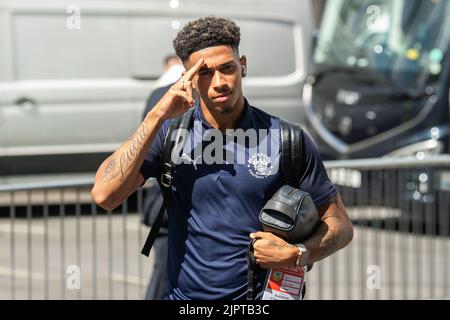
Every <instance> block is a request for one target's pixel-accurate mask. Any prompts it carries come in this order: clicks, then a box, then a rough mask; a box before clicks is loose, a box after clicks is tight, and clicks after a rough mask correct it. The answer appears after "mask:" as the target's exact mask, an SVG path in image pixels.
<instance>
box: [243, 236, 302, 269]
mask: <svg viewBox="0 0 450 320" xmlns="http://www.w3.org/2000/svg"><path fill="white" fill-rule="evenodd" d="M250 238H252V239H256V241H255V242H254V243H253V250H254V255H255V259H256V263H257V264H258V265H259V266H260V267H261V268H276V267H292V266H294V264H295V261H296V260H297V256H298V248H297V247H296V246H294V245H291V244H289V243H287V242H286V241H284V240H283V239H281V238H279V237H277V236H275V235H274V234H272V233H270V232H262V231H259V232H254V233H251V234H250Z"/></svg>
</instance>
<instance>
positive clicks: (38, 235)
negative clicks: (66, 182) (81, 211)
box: [0, 209, 450, 299]
mask: <svg viewBox="0 0 450 320" xmlns="http://www.w3.org/2000/svg"><path fill="white" fill-rule="evenodd" d="M366 211H367V210H366ZM366 211H364V210H356V211H355V210H350V214H351V216H352V217H354V218H355V219H356V221H358V219H368V218H369V219H370V218H375V217H389V216H395V214H396V213H395V212H393V211H391V212H386V210H381V211H380V210H376V209H369V210H368V211H367V212H366ZM139 218H140V217H139V215H138V214H136V213H130V214H127V215H122V214H120V213H119V214H117V213H115V214H113V215H109V216H108V215H107V214H101V215H98V216H97V217H96V218H95V219H94V218H93V217H92V216H82V217H81V218H76V217H75V216H73V215H72V216H66V217H65V218H64V220H61V219H60V218H59V217H57V216H51V217H49V218H48V219H47V220H45V219H43V218H35V219H32V220H26V219H24V218H16V219H15V220H14V224H13V225H12V223H11V220H10V219H9V218H0V252H1V254H0V288H1V291H0V299H10V298H12V297H14V298H16V299H30V298H32V299H45V298H49V299H94V298H96V299H142V298H143V296H144V293H145V289H146V286H147V281H148V278H149V276H150V274H151V272H152V259H151V258H150V259H148V258H145V257H143V256H142V255H140V254H139V252H140V249H141V244H142V243H143V241H144V239H145V237H146V235H147V229H146V228H145V227H143V226H142V225H140V223H139ZM13 230H14V232H12V231H13ZM448 252H450V240H449V237H437V236H424V235H421V234H414V233H402V232H398V231H395V230H393V229H392V230H380V229H376V228H373V227H362V226H357V227H355V236H354V240H353V242H352V244H351V245H350V246H349V247H348V248H346V249H345V250H343V251H341V252H339V253H338V254H336V255H335V256H333V257H331V258H328V259H325V260H324V261H323V262H321V263H317V264H316V265H315V266H314V268H313V270H312V271H311V272H310V273H308V278H307V283H308V290H307V298H308V299H334V298H336V299H347V298H349V299H376V298H378V299H391V298H392V299H413V298H421V299H428V298H444V297H447V298H448V297H450V279H449V277H450V274H449V272H450V271H449V270H450V256H449V255H448ZM71 265H77V266H79V267H80V275H81V289H80V290H71V289H69V288H68V287H67V281H68V280H73V277H71V275H70V274H68V273H66V272H67V271H68V270H67V268H68V267H69V266H71ZM69 271H70V269H69ZM376 276H378V278H376ZM378 280H379V281H378ZM71 283H72V284H74V283H75V282H73V281H72V282H70V281H69V285H70V284H71ZM75 284H76V283H75ZM377 287H379V289H376V288H377Z"/></svg>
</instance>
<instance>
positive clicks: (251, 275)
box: [246, 239, 258, 300]
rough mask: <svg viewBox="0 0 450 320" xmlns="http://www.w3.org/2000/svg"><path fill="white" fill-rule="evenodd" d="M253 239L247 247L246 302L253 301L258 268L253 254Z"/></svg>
mask: <svg viewBox="0 0 450 320" xmlns="http://www.w3.org/2000/svg"><path fill="white" fill-rule="evenodd" d="M255 241H256V240H255V239H253V240H252V241H251V242H250V243H249V244H248V246H247V254H246V256H247V265H248V268H247V300H254V299H255V292H254V291H255V271H256V269H257V267H258V265H257V264H256V259H255V254H254V252H253V243H254V242H255Z"/></svg>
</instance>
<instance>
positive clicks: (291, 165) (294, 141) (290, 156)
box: [280, 119, 303, 188]
mask: <svg viewBox="0 0 450 320" xmlns="http://www.w3.org/2000/svg"><path fill="white" fill-rule="evenodd" d="M280 139H281V162H280V168H281V173H282V174H283V178H284V181H286V183H287V184H289V185H290V186H292V187H294V188H298V184H299V182H300V177H301V173H302V159H303V130H302V128H301V127H300V126H299V125H298V124H295V123H293V122H290V121H287V120H284V119H280Z"/></svg>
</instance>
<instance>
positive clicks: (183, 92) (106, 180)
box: [91, 58, 204, 210]
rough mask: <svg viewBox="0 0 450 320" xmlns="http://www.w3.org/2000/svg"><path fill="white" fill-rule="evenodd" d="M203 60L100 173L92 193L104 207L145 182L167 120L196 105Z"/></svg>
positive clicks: (156, 106)
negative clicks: (149, 155) (150, 153)
mask: <svg viewBox="0 0 450 320" xmlns="http://www.w3.org/2000/svg"><path fill="white" fill-rule="evenodd" d="M203 63H204V60H203V58H201V59H199V60H198V61H197V62H196V64H195V65H193V66H192V68H190V69H189V70H188V71H186V72H185V73H184V74H183V77H182V78H181V79H180V80H179V81H177V82H176V83H175V84H174V85H173V86H172V87H171V88H170V89H169V90H168V91H167V93H166V94H165V95H164V96H163V97H162V98H161V100H160V101H159V102H158V103H157V104H156V105H155V107H154V108H153V109H152V110H151V111H150V112H149V113H148V114H147V116H146V117H145V119H144V121H143V122H142V124H141V125H140V126H139V128H138V129H137V130H136V132H135V133H134V134H133V135H132V136H131V138H129V139H128V140H127V141H125V142H124V143H123V144H122V145H121V146H120V147H119V149H117V150H116V151H115V152H114V153H113V154H112V155H111V156H110V157H108V158H107V159H106V160H105V161H104V162H103V163H102V164H101V166H100V167H99V169H98V170H97V174H96V175H95V183H94V187H93V188H92V191H91V194H92V198H93V199H94V201H95V202H96V203H97V204H98V205H99V206H101V207H102V208H105V209H109V210H112V209H114V208H116V207H117V206H118V205H120V204H121V203H122V202H123V201H124V200H125V199H126V198H127V197H128V196H129V195H130V194H132V193H133V192H134V191H135V190H136V189H137V188H139V186H141V185H142V183H143V182H144V177H143V176H142V174H141V173H140V172H139V169H140V168H141V166H142V164H143V162H144V157H145V154H146V152H147V150H148V149H149V148H150V146H151V144H152V142H153V140H154V138H155V136H156V134H157V132H158V129H159V128H160V127H161V125H162V123H163V122H164V120H166V119H170V118H175V117H178V116H180V115H181V114H183V113H184V112H186V111H187V110H188V109H189V108H190V107H192V106H193V104H194V96H193V89H194V84H193V80H194V77H195V76H196V75H197V73H198V71H199V70H200V68H201V66H202V65H203Z"/></svg>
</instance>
